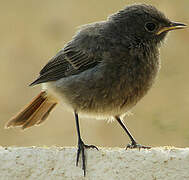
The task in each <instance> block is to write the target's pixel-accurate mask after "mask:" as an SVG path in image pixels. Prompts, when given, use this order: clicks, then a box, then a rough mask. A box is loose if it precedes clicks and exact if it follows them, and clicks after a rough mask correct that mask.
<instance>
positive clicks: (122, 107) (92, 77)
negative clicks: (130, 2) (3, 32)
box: [32, 5, 170, 117]
mask: <svg viewBox="0 0 189 180" xmlns="http://www.w3.org/2000/svg"><path fill="white" fill-rule="evenodd" d="M146 22H155V23H156V24H157V29H156V31H158V29H159V27H161V26H167V25H169V24H170V21H169V20H168V19H167V18H165V16H164V15H163V14H162V13H161V12H159V11H158V10H157V9H155V8H154V7H152V6H149V5H135V6H129V7H127V8H125V9H124V10H121V11H120V12H118V13H116V14H114V15H112V16H110V17H109V18H108V19H107V21H102V22H97V23H93V24H89V25H85V26H83V27H82V28H81V29H80V30H79V32H78V33H77V34H76V35H75V36H74V37H73V39H72V40H71V41H70V42H69V43H68V44H67V45H66V46H65V47H64V48H63V49H62V50H61V51H60V52H59V53H58V54H57V55H56V56H55V57H53V58H52V60H50V61H49V62H48V63H47V65H46V66H45V67H44V68H43V69H42V70H41V72H40V76H39V78H38V79H37V80H36V81H34V82H33V83H32V85H35V84H39V83H46V84H47V86H48V87H51V88H52V89H53V90H55V91H54V92H56V93H57V94H58V95H59V96H61V99H62V98H63V101H65V102H64V103H67V104H69V106H71V107H72V109H73V110H75V111H77V112H78V113H84V114H89V115H95V116H103V117H111V116H120V115H122V114H124V113H125V112H126V111H127V110H129V109H130V108H131V107H133V106H134V105H135V104H136V103H137V102H138V101H139V100H140V99H141V98H142V97H143V96H144V95H145V94H146V92H147V91H148V90H149V88H150V87H151V86H152V84H153V81H154V79H155V77H156V74H157V72H158V70H159V67H160V63H159V57H158V56H159V51H158V46H159V44H160V42H161V41H162V40H163V39H164V37H165V35H166V32H163V33H162V34H160V35H158V36H157V35H156V34H155V32H156V31H154V32H148V31H146V29H145V28H144V26H145V23H146ZM47 82H48V83H47ZM49 82H50V83H49ZM56 93H55V94H56Z"/></svg>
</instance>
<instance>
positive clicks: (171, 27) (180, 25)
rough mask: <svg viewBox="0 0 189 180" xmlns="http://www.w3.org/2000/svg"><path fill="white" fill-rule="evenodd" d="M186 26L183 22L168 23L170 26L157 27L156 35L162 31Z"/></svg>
mask: <svg viewBox="0 0 189 180" xmlns="http://www.w3.org/2000/svg"><path fill="white" fill-rule="evenodd" d="M186 27H187V25H185V24H182V23H177V22H172V23H171V24H170V26H164V27H162V28H161V29H159V31H158V32H157V35H159V34H161V33H162V32H166V31H171V30H176V29H184V28H186Z"/></svg>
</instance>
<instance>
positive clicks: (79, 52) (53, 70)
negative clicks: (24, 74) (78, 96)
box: [31, 34, 103, 85]
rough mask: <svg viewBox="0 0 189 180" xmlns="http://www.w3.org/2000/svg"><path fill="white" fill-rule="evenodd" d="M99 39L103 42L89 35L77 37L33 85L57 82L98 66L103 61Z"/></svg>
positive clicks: (48, 65) (43, 70)
mask: <svg viewBox="0 0 189 180" xmlns="http://www.w3.org/2000/svg"><path fill="white" fill-rule="evenodd" d="M99 39H100V41H103V40H102V39H101V38H99V37H96V36H91V35H90V36H89V35H87V34H84V35H78V36H76V37H75V38H74V39H73V40H72V41H71V42H69V43H68V44H67V45H66V46H65V47H64V48H63V49H62V50H61V51H60V52H58V53H57V55H56V56H54V57H53V58H52V59H51V60H50V61H49V62H48V63H47V64H46V65H45V66H44V67H43V69H42V70H41V71H40V75H39V77H38V78H37V79H36V80H35V81H34V82H32V83H31V85H36V84H40V83H44V82H48V81H56V80H58V79H60V78H63V77H68V76H70V75H75V74H79V73H81V72H83V71H85V70H86V69H90V68H93V67H94V66H96V65H97V64H98V63H99V62H100V61H101V54H100V52H101V51H99V49H100V48H99V46H98V41H99Z"/></svg>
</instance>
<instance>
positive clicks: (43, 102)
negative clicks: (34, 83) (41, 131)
mask: <svg viewBox="0 0 189 180" xmlns="http://www.w3.org/2000/svg"><path fill="white" fill-rule="evenodd" d="M56 104H57V101H56V100H55V99H54V98H52V97H51V96H50V95H48V94H47V92H45V91H42V92H41V93H40V94H39V95H38V96H36V97H35V98H34V99H33V100H32V101H31V102H30V103H29V104H28V105H27V106H26V107H25V108H24V109H23V110H21V111H20V112H19V113H18V114H16V115H15V116H14V117H12V118H11V119H10V121H9V122H8V123H7V124H6V128H10V127H16V126H20V127H21V128H22V129H25V128H29V127H31V126H34V125H39V124H41V123H42V122H43V121H44V120H46V118H47V117H48V115H49V113H50V112H51V111H52V109H53V108H54V107H55V106H56Z"/></svg>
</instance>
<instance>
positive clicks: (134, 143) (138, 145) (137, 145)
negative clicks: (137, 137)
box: [126, 141, 151, 150]
mask: <svg viewBox="0 0 189 180" xmlns="http://www.w3.org/2000/svg"><path fill="white" fill-rule="evenodd" d="M135 148H137V149H139V150H140V149H151V147H150V146H143V145H141V144H137V142H135V141H134V142H132V143H131V144H128V145H127V147H126V150H127V149H135Z"/></svg>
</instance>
